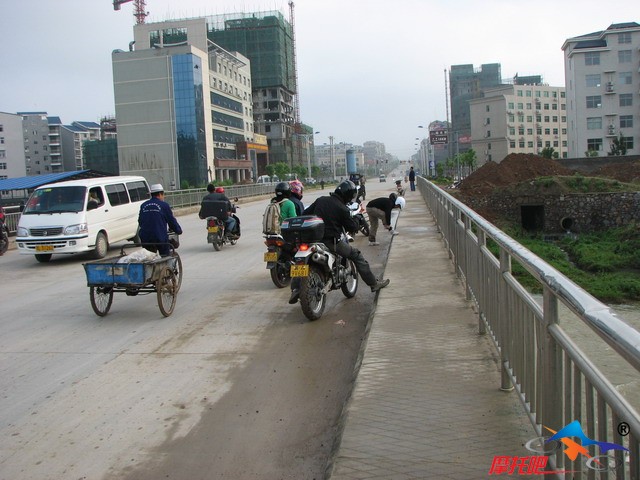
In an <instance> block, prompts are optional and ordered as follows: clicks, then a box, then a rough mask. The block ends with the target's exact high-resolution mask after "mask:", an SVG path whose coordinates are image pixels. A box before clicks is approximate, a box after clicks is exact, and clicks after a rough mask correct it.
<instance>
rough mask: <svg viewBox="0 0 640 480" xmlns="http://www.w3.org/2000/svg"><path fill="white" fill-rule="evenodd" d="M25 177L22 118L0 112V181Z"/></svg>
mask: <svg viewBox="0 0 640 480" xmlns="http://www.w3.org/2000/svg"><path fill="white" fill-rule="evenodd" d="M25 175H26V166H25V153H24V140H23V135H22V116H21V115H16V114H13V113H5V112H0V180H6V179H7V178H17V177H24V176H25Z"/></svg>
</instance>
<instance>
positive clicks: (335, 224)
mask: <svg viewBox="0 0 640 480" xmlns="http://www.w3.org/2000/svg"><path fill="white" fill-rule="evenodd" d="M304 214H305V215H317V216H318V217H320V218H321V219H322V220H323V221H324V238H323V241H324V242H325V243H331V242H332V241H333V240H335V239H338V238H340V235H341V234H342V230H343V228H344V230H346V231H347V232H349V233H355V232H357V231H358V223H357V222H356V221H355V220H354V219H353V218H351V212H350V211H349V209H348V208H347V206H346V205H345V204H344V202H343V201H342V199H341V198H340V197H338V196H337V195H336V194H335V193H331V194H330V195H329V196H328V197H320V198H318V199H316V201H315V202H313V203H312V204H311V205H309V206H308V207H307V208H306V209H305V210H304Z"/></svg>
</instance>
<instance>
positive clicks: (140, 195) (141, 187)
mask: <svg viewBox="0 0 640 480" xmlns="http://www.w3.org/2000/svg"><path fill="white" fill-rule="evenodd" d="M127 190H129V196H130V197H131V201H132V202H138V201H140V200H146V199H147V198H149V190H147V185H146V184H145V183H144V182H129V183H127Z"/></svg>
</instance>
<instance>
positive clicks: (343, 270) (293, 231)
mask: <svg viewBox="0 0 640 480" xmlns="http://www.w3.org/2000/svg"><path fill="white" fill-rule="evenodd" d="M282 235H283V238H284V239H285V240H286V241H288V242H291V243H293V244H294V245H295V247H296V248H297V251H296V254H295V256H294V258H293V265H291V277H292V278H293V277H300V280H301V281H300V304H301V306H302V312H303V313H304V315H305V316H306V317H307V318H308V319H309V320H312V321H313V320H317V319H319V318H320V317H321V316H322V313H323V312H324V309H325V306H326V304H327V293H329V292H330V291H331V290H337V289H340V290H342V293H343V294H344V296H345V297H347V298H353V297H354V296H355V294H356V292H357V290H358V273H357V271H356V266H355V264H354V263H353V261H352V260H349V259H347V258H343V257H341V256H340V255H338V254H336V253H333V252H332V251H330V250H329V248H328V247H327V246H326V245H325V244H324V243H322V242H321V239H322V237H323V235H324V222H323V221H322V219H321V218H319V217H316V216H313V215H303V216H300V217H292V218H289V219H287V220H285V221H284V222H282ZM340 241H347V240H346V235H344V234H343V236H342V238H341V239H340Z"/></svg>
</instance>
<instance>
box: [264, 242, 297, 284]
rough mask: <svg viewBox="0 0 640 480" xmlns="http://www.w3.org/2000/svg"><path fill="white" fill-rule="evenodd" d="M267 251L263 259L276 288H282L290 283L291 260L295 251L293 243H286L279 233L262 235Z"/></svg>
mask: <svg viewBox="0 0 640 480" xmlns="http://www.w3.org/2000/svg"><path fill="white" fill-rule="evenodd" d="M264 244H265V245H266V246H267V251H266V252H265V253H264V261H265V262H267V269H268V270H269V272H270V273H271V280H272V281H273V284H274V285H275V286H276V287H278V288H284V287H286V286H287V285H289V284H290V283H291V260H292V258H293V254H294V253H295V250H294V247H293V245H291V244H289V243H287V242H285V241H284V239H283V238H282V235H279V234H267V235H265V237H264Z"/></svg>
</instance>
